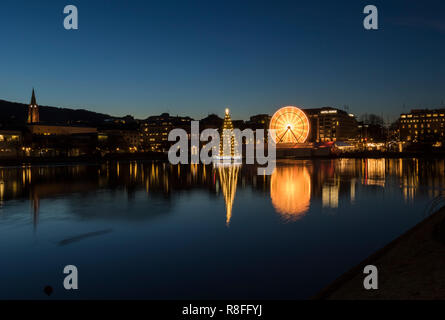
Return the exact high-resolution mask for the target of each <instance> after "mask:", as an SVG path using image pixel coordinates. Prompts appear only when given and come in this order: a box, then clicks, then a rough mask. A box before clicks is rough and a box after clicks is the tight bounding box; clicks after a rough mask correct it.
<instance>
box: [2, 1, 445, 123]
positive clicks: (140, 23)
mask: <svg viewBox="0 0 445 320" xmlns="http://www.w3.org/2000/svg"><path fill="white" fill-rule="evenodd" d="M68 4H74V5H76V6H77V8H78V10H79V30H75V31H67V30H65V29H64V28H63V18H64V15H63V8H64V6H65V5H68ZM366 4H374V5H376V6H377V8H378V9H379V30H376V31H367V30H365V29H364V28H363V19H364V17H365V15H364V14H363V13H362V12H363V8H364V7H365V5H366ZM0 39H1V47H0V99H4V100H11V101H18V102H26V103H28V102H29V100H30V97H31V90H32V87H35V89H36V95H37V101H38V103H39V104H40V105H52V106H65V107H76V108H80V107H81V108H86V109H89V110H92V111H97V112H104V113H108V114H111V115H116V116H122V115H126V114H132V115H134V116H135V117H136V118H146V117H147V116H149V115H154V114H159V113H161V112H170V113H171V114H174V115H176V114H179V115H190V116H192V117H194V118H196V119H199V118H202V117H205V116H207V114H209V113H217V114H219V115H220V116H222V115H223V113H224V108H225V107H227V106H228V107H230V108H231V111H232V114H233V118H235V119H248V117H249V116H250V115H253V114H258V113H269V114H272V113H273V112H274V111H275V110H276V109H277V108H278V107H279V106H283V105H297V106H301V107H304V108H315V107H322V106H327V105H329V106H334V107H343V106H344V105H348V106H349V111H350V112H351V113H354V114H356V115H360V114H363V113H376V114H379V115H382V114H383V115H384V117H385V120H386V119H387V118H389V119H391V120H393V119H394V118H395V117H396V116H397V115H398V114H400V113H401V112H404V111H405V112H407V111H409V110H410V109H411V108H418V107H423V108H427V107H428V108H432V107H439V106H441V104H442V103H443V102H442V101H445V62H444V59H445V1H407V0H403V1H391V0H386V1H374V0H368V1H359V0H351V1H317V0H315V1H314V0H312V1H299V2H297V1H292V2H283V1H264V2H262V1H258V0H256V1H211V0H207V1H202V2H201V1H199V2H197V1H156V2H154V1H123V0H122V1H111V0H103V1H102V0H101V1H97V0H88V1H86V0H85V1H72V0H66V1H60V0H57V1H22V0H14V1H10V0H2V1H1V3H0ZM404 105H405V107H403V106H404Z"/></svg>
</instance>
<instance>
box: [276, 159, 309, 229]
mask: <svg viewBox="0 0 445 320" xmlns="http://www.w3.org/2000/svg"><path fill="white" fill-rule="evenodd" d="M270 197H271V199H272V205H273V206H274V207H275V209H276V210H277V212H278V213H279V214H280V215H281V216H282V217H283V218H284V219H285V220H289V221H295V220H297V219H300V218H301V217H303V216H304V214H305V213H306V212H307V211H308V209H309V204H310V199H311V177H310V175H309V172H308V169H307V168H306V167H303V166H282V167H276V168H275V170H274V172H273V173H272V177H271V181H270Z"/></svg>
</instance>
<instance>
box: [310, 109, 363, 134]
mask: <svg viewBox="0 0 445 320" xmlns="http://www.w3.org/2000/svg"><path fill="white" fill-rule="evenodd" d="M303 111H304V112H305V113H306V115H307V116H308V118H309V122H310V128H311V129H310V132H309V139H308V141H310V142H329V141H352V140H356V139H357V135H358V123H357V120H356V119H355V116H354V115H353V114H350V113H347V112H345V111H343V110H340V109H336V108H331V107H324V108H316V109H303Z"/></svg>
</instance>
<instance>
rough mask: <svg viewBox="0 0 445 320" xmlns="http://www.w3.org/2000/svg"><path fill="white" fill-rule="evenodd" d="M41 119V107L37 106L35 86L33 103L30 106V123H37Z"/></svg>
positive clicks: (32, 97)
mask: <svg viewBox="0 0 445 320" xmlns="http://www.w3.org/2000/svg"><path fill="white" fill-rule="evenodd" d="M39 121H40V119H39V107H38V106H37V101H36V94H35V92H34V88H32V96H31V103H30V104H29V106H28V123H37V122H39Z"/></svg>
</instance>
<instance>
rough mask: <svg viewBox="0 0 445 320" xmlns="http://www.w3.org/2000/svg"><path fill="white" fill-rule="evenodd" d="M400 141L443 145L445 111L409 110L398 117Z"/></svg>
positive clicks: (444, 137) (444, 138)
mask: <svg viewBox="0 0 445 320" xmlns="http://www.w3.org/2000/svg"><path fill="white" fill-rule="evenodd" d="M399 132H400V140H401V141H406V142H425V143H433V144H434V143H438V144H443V143H444V141H445V109H436V110H428V109H422V110H411V112H410V113H404V114H401V115H400V119H399Z"/></svg>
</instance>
